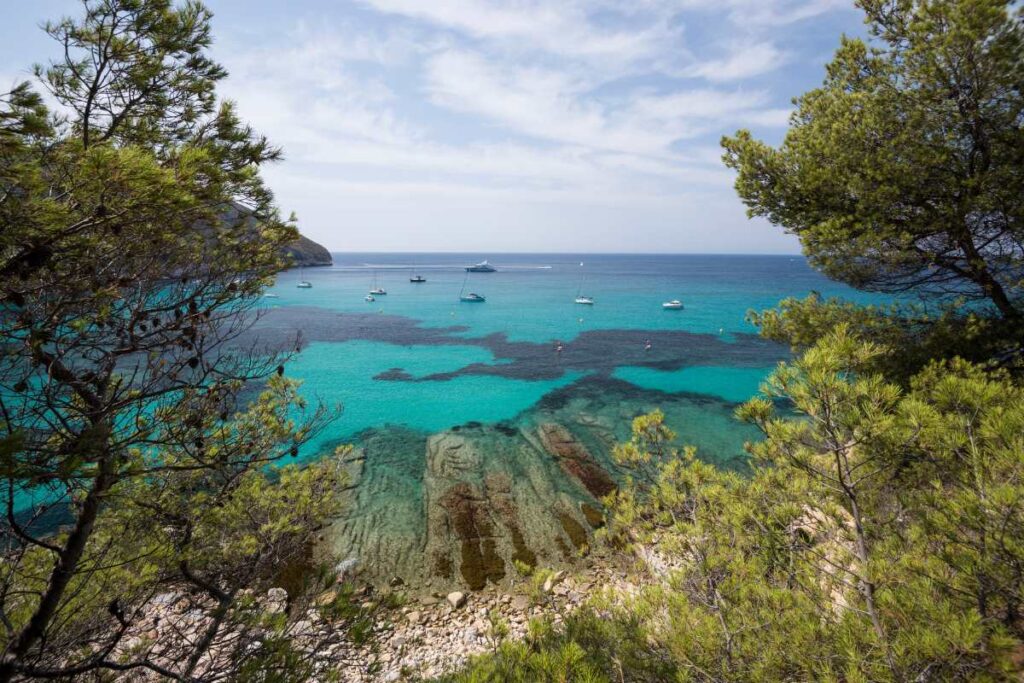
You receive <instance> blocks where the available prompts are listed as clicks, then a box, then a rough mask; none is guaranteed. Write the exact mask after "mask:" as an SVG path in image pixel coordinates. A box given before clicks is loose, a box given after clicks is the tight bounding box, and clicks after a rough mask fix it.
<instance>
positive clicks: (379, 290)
mask: <svg viewBox="0 0 1024 683" xmlns="http://www.w3.org/2000/svg"><path fill="white" fill-rule="evenodd" d="M387 293H388V292H387V290H386V289H384V288H383V287H381V286H380V285H379V284H377V271H373V287H372V288H371V289H370V295H371V296H383V295H385V294H387Z"/></svg>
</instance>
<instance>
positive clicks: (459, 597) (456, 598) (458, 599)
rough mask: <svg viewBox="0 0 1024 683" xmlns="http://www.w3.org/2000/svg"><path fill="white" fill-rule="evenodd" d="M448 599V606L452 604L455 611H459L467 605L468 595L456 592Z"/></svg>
mask: <svg viewBox="0 0 1024 683" xmlns="http://www.w3.org/2000/svg"><path fill="white" fill-rule="evenodd" d="M447 599H448V604H450V605H451V606H452V608H453V609H459V608H460V607H462V606H463V605H465V604H466V594H465V593H463V592H462V591H455V592H453V593H449V594H448V598H447Z"/></svg>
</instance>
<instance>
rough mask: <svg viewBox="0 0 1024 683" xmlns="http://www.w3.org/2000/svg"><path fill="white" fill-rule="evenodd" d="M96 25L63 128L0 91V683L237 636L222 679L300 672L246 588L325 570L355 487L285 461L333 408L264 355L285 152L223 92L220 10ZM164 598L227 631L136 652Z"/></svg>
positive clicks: (122, 0) (91, 17)
mask: <svg viewBox="0 0 1024 683" xmlns="http://www.w3.org/2000/svg"><path fill="white" fill-rule="evenodd" d="M82 9H83V12H82V16H81V17H80V18H76V19H72V18H68V19H62V20H60V21H57V22H50V23H47V24H46V25H45V30H46V32H47V33H48V34H49V35H50V36H51V37H53V38H54V39H55V40H56V41H57V44H58V46H59V51H58V54H59V55H61V56H60V57H59V58H58V59H57V60H56V61H55V62H53V63H51V64H49V65H46V66H37V67H36V69H35V74H36V76H37V79H36V80H37V83H38V85H39V86H41V87H42V88H43V89H45V90H46V91H47V92H48V94H49V96H50V97H51V98H52V100H53V101H55V102H56V103H57V104H58V105H59V107H60V111H61V112H63V113H62V114H61V115H57V114H53V113H51V112H49V111H48V110H47V108H46V106H45V105H44V101H43V99H42V98H41V97H40V95H39V94H38V92H36V91H34V90H33V89H32V86H30V85H28V84H22V85H18V86H17V87H16V88H14V89H13V90H12V91H11V92H10V93H6V94H2V95H0V347H2V348H3V349H4V352H3V354H2V355H0V415H2V421H0V475H2V476H3V477H4V482H3V484H4V486H3V491H4V501H3V502H4V506H5V508H6V511H7V516H8V523H7V524H6V525H5V526H4V528H3V530H2V534H3V537H2V539H0V541H2V543H3V546H4V548H5V555H4V557H3V560H2V562H0V612H2V614H3V616H4V618H3V620H2V624H0V647H2V650H3V652H2V658H0V680H10V679H12V678H15V677H26V676H28V677H31V676H45V677H48V678H60V677H62V676H63V677H64V678H68V677H74V676H76V675H79V676H82V675H94V676H100V677H102V676H103V675H105V674H104V673H103V672H104V670H110V669H113V668H116V669H118V670H129V671H130V670H133V669H149V670H150V671H151V672H152V673H154V674H159V675H163V676H167V677H173V676H178V677H181V678H186V679H187V678H191V677H193V675H194V674H195V672H196V671H197V667H199V666H200V660H201V659H202V658H203V656H204V655H205V654H206V653H207V651H208V650H209V649H210V648H211V647H212V645H213V643H214V641H215V640H216V638H217V636H218V634H219V633H221V632H223V631H224V630H227V629H234V630H239V629H241V631H242V632H243V634H244V633H245V632H247V630H251V629H265V628H269V629H270V631H269V632H268V634H267V639H266V640H262V641H261V642H262V643H263V644H262V645H261V647H262V648H263V650H262V654H259V653H255V652H249V653H246V652H244V651H241V650H240V651H226V652H225V651H220V652H219V655H220V656H218V658H217V661H219V662H221V663H223V664H224V666H225V669H224V670H223V671H220V672H217V675H219V676H224V677H229V676H232V675H236V674H238V671H237V665H239V663H240V662H241V659H239V658H240V657H245V656H248V655H253V657H251V658H250V660H249V663H247V664H246V667H247V668H246V669H245V674H244V675H243V677H250V678H253V679H258V678H259V676H257V675H256V670H255V669H254V668H253V666H255V665H254V664H253V663H252V662H253V661H255V660H256V659H258V660H261V661H264V662H265V663H266V666H267V667H270V668H268V669H266V673H267V676H266V678H265V679H266V680H283V679H280V678H275V676H276V675H277V674H273V675H271V674H272V670H276V669H280V668H293V665H296V660H295V657H296V656H298V654H297V653H296V652H295V651H292V650H290V649H289V648H290V646H288V644H287V643H286V642H285V640H286V635H285V630H286V629H287V619H286V618H284V617H283V616H281V615H275V616H274V618H273V619H269V620H268V619H264V615H261V613H260V610H258V609H256V608H255V607H254V606H253V605H252V604H251V600H248V599H246V598H244V596H243V591H244V590H245V589H247V588H249V587H253V588H256V589H261V590H265V589H266V588H268V587H269V585H270V582H271V581H272V580H273V579H275V578H277V577H278V576H280V575H282V573H287V572H283V570H284V569H285V568H290V569H293V570H295V571H292V574H295V575H297V574H301V573H302V570H303V568H307V567H311V566H312V564H313V561H312V558H311V548H312V545H313V542H314V540H315V537H316V535H317V532H318V530H319V529H320V528H321V527H322V525H323V523H324V521H325V520H326V518H328V517H330V516H331V515H332V514H333V513H334V512H335V511H336V502H335V496H334V491H335V488H334V487H335V486H336V485H337V484H338V481H339V476H340V472H339V471H337V470H336V469H335V467H334V466H333V465H317V466H314V467H309V468H298V467H295V466H288V467H280V466H279V462H280V461H281V460H282V459H290V458H292V457H294V456H296V455H297V454H298V453H299V450H300V448H301V447H302V446H303V445H304V444H305V443H307V442H308V441H309V440H310V439H311V438H312V437H313V436H315V435H316V433H317V431H318V430H319V429H320V428H322V426H323V425H324V424H325V422H326V420H328V419H329V418H330V416H331V411H329V410H327V409H325V408H323V407H322V406H316V407H312V408H311V407H308V406H306V404H305V402H304V401H303V400H302V398H301V397H300V396H299V394H298V388H297V385H296V384H295V383H294V382H292V381H290V380H288V379H287V378H285V377H284V376H283V367H282V365H281V364H282V363H283V362H284V361H285V360H286V359H287V356H288V353H289V352H290V351H291V349H288V350H281V351H280V352H279V353H275V352H272V351H268V350H264V349H256V348H253V347H251V345H250V344H247V343H246V342H245V339H244V335H245V333H246V331H247V330H248V328H249V327H250V325H251V323H252V321H253V319H254V312H255V309H256V307H257V305H258V303H259V299H260V296H261V292H262V290H263V289H264V287H265V286H266V285H267V284H268V283H270V282H271V281H272V280H273V278H274V276H275V274H276V273H277V272H278V271H279V270H280V269H281V268H282V267H284V266H285V265H286V263H285V262H284V261H283V260H282V258H281V256H280V253H281V249H282V247H283V246H284V245H287V244H289V243H290V242H292V241H293V240H294V239H295V237H296V231H295V228H294V226H293V225H292V224H291V222H289V221H285V220H282V219H281V217H280V215H279V213H278V210H277V208H276V207H275V205H274V203H273V196H272V194H271V192H270V191H269V189H268V188H267V187H266V186H265V185H264V183H263V181H262V178H261V176H260V169H261V167H262V166H264V165H265V164H266V163H268V162H272V161H274V160H276V159H278V158H279V156H280V154H279V152H278V150H277V149H276V148H274V147H273V146H271V145H270V144H269V143H268V142H267V141H266V139H264V138H263V137H261V136H259V135H257V134H256V133H255V132H254V131H253V130H252V129H251V128H250V127H249V126H247V125H246V124H244V123H243V122H242V121H240V120H239V118H238V117H237V115H236V113H235V110H234V106H233V105H232V104H231V103H230V102H225V101H219V100H218V98H217V97H216V86H217V83H218V82H219V81H220V80H221V79H223V78H224V77H225V75H226V73H225V71H224V69H223V68H222V67H220V66H219V65H218V64H216V63H215V62H213V61H212V60H211V59H210V57H209V55H208V52H207V48H208V47H209V45H210V43H211V40H212V39H211V34H210V23H209V20H210V13H209V12H208V11H207V10H206V9H205V8H204V7H203V5H202V4H201V3H199V2H184V3H175V2H172V1H171V0H83V2H82ZM260 387H263V388H262V389H260ZM58 525H59V526H58ZM292 578H294V577H292ZM302 587H303V581H302V580H296V581H295V586H294V587H292V586H290V588H292V592H293V595H291V596H290V598H291V599H292V600H293V602H296V601H297V602H301V601H302V599H303V596H302V595H301V592H302V590H301V589H302ZM311 588H312V586H311ZM167 591H171V592H175V594H180V595H181V597H182V599H183V600H186V601H188V602H189V603H190V606H191V608H192V609H195V610H197V611H198V612H199V613H202V614H203V615H204V616H206V617H208V618H209V621H207V622H203V623H205V624H208V627H204V628H206V630H204V631H201V632H199V633H196V634H195V637H194V638H191V639H185V638H181V639H176V640H177V642H175V643H172V644H171V646H172V650H169V651H167V652H166V653H165V654H164V655H163V656H162V658H160V659H159V661H157V660H156V659H154V658H153V657H150V656H149V654H147V652H146V651H145V648H138V647H135V648H129V649H126V648H127V646H126V645H125V642H126V640H125V639H126V634H128V633H130V632H131V630H132V629H133V628H136V627H137V625H138V624H139V623H140V620H141V619H142V617H143V612H144V610H143V606H144V605H145V604H146V603H147V601H149V600H150V599H152V598H153V597H154V596H155V595H157V594H159V593H162V592H167ZM174 647H177V648H178V649H177V650H173V648H174ZM257 654H258V655H259V656H257ZM264 655H265V656H264ZM202 666H209V665H208V664H203V665H202ZM296 666H297V665H296ZM108 672H109V671H108ZM206 674H207V675H211V672H209V671H207V672H206ZM300 678H301V677H300Z"/></svg>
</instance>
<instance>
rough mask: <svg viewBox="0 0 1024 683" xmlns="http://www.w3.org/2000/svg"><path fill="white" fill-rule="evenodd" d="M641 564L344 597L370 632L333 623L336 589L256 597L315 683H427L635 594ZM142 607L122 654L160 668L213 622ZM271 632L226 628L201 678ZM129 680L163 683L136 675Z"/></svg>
mask: <svg viewBox="0 0 1024 683" xmlns="http://www.w3.org/2000/svg"><path fill="white" fill-rule="evenodd" d="M639 558H640V559H641V560H643V559H644V558H643V556H642V555H641V556H639ZM637 559H638V558H637V557H629V558H627V557H625V556H617V555H611V554H605V553H603V552H601V553H595V554H594V555H593V556H592V557H591V558H590V559H589V561H588V562H587V563H586V564H585V566H580V567H578V568H577V570H575V571H573V572H571V573H569V572H566V571H557V572H551V571H544V570H540V571H541V573H539V574H537V575H535V576H532V577H517V578H516V579H513V580H510V581H508V582H507V583H506V585H505V586H503V587H497V586H495V585H489V586H488V587H487V588H486V589H484V590H481V591H461V590H456V591H451V592H449V593H447V594H442V593H435V594H432V595H423V596H420V597H417V598H405V596H404V593H402V591H401V588H402V587H401V586H395V588H394V590H392V591H387V592H381V591H378V590H375V589H373V588H371V587H370V586H369V585H367V586H364V588H362V589H361V590H360V591H359V593H358V594H357V595H353V596H346V601H348V600H351V605H352V607H353V608H357V609H359V610H361V613H362V614H364V615H366V616H367V617H368V619H367V621H366V622H365V623H368V624H369V626H368V628H367V629H365V630H364V629H362V628H354V627H353V624H354V623H355V622H354V621H353V620H352V619H351V617H350V616H349V617H348V618H335V617H334V616H333V614H332V610H331V609H330V606H331V605H332V604H333V603H334V602H335V601H337V599H338V589H337V588H334V589H331V590H328V591H326V592H324V593H322V594H321V595H319V596H316V598H315V599H314V600H313V601H312V602H308V603H302V604H299V603H296V602H293V601H292V600H291V599H290V597H289V595H288V594H287V592H286V591H285V590H284V589H283V588H280V587H274V588H271V589H269V590H268V591H267V592H266V593H264V594H259V595H250V597H251V598H252V600H253V601H254V606H255V608H256V609H257V610H258V611H259V612H260V613H262V614H263V615H264V620H263V621H262V622H261V623H263V624H272V623H274V622H273V620H274V618H275V617H280V618H281V619H285V620H286V623H287V626H286V627H285V628H284V631H283V632H284V633H285V634H287V637H288V638H290V639H291V640H292V642H293V644H294V645H295V646H296V648H297V649H298V651H299V653H300V654H301V655H302V656H303V657H304V658H305V660H304V664H305V665H306V666H309V667H310V668H311V670H312V671H313V672H314V679H313V680H340V681H343V682H345V683H369V682H371V681H373V682H376V681H414V680H426V679H430V678H433V677H436V676H441V675H444V674H447V673H451V672H454V671H457V670H458V669H460V668H461V667H462V666H463V665H465V664H466V662H467V660H468V659H469V658H470V657H472V656H474V655H478V654H482V653H486V652H489V651H492V650H493V649H494V648H495V647H496V646H497V645H498V644H499V643H500V642H501V641H502V640H504V639H512V640H517V639H522V638H523V637H525V635H526V632H527V628H528V624H529V622H530V620H532V619H538V618H548V619H550V620H551V622H552V623H554V624H556V625H557V624H559V623H561V622H562V620H563V619H564V617H565V616H566V615H567V614H569V613H571V612H572V611H573V610H575V609H578V608H579V607H580V606H581V605H583V604H584V603H585V602H586V601H588V600H589V599H590V598H592V597H595V596H597V595H599V594H602V593H604V594H606V595H618V596H623V595H629V594H632V593H635V592H636V591H637V590H638V588H639V587H640V586H641V585H643V584H644V583H645V582H647V581H648V580H649V577H652V576H656V575H657V573H656V572H655V571H653V567H652V568H651V571H644V566H645V563H644V562H639V563H638V562H637V561H636V560H637ZM645 577H646V578H645ZM396 583H397V582H396ZM606 591H610V592H608V593H605V592H606ZM145 609H146V612H147V618H146V619H145V620H143V622H142V626H141V628H140V629H139V630H138V631H137V632H135V633H133V634H132V635H131V637H129V638H128V639H127V640H126V641H125V643H124V645H125V648H126V649H132V650H136V651H137V650H138V649H140V648H147V649H149V651H150V653H151V657H152V658H153V659H154V660H155V661H157V662H164V663H166V664H168V665H169V666H172V665H173V663H174V658H175V653H176V650H177V648H178V647H180V646H181V645H182V644H184V643H191V642H195V641H196V640H198V639H199V638H200V637H201V635H202V634H203V632H204V631H205V629H206V628H207V626H208V625H209V623H210V618H209V616H208V615H209V611H208V610H206V609H203V608H202V605H199V604H197V603H196V602H195V601H194V600H193V599H192V598H191V597H190V596H187V595H184V594H177V593H174V592H168V593H165V594H162V595H158V596H156V597H155V598H153V599H152V600H151V601H150V602H149V603H148V604H147V605H146V608H145ZM278 623H279V624H280V622H278ZM272 630H273V629H272V628H270V627H267V628H261V627H259V626H256V627H253V626H252V625H249V626H247V627H245V628H241V627H234V628H228V629H225V630H224V631H223V632H222V633H221V635H220V636H218V638H217V640H216V642H215V644H214V646H213V647H212V648H211V650H210V653H209V654H208V655H207V656H205V657H204V658H203V659H202V660H201V662H200V664H199V666H198V668H197V669H196V672H195V673H196V675H198V676H200V677H201V676H202V675H203V673H204V671H209V670H214V669H216V668H217V665H218V660H219V659H223V658H225V657H226V654H227V653H228V652H229V651H230V650H232V649H234V650H235V651H236V653H237V648H239V647H254V646H253V643H256V644H258V643H260V642H262V641H263V640H264V639H266V638H268V637H270V636H269V634H270V633H271V631H272ZM277 632H278V633H281V631H280V630H279V631H277ZM236 656H237V654H236ZM130 680H159V677H158V676H153V675H150V674H145V675H142V676H141V677H140V676H138V675H133V676H132V677H131V678H130Z"/></svg>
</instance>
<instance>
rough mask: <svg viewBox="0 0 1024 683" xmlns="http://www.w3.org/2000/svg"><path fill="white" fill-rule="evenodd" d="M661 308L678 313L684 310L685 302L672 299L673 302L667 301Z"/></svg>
mask: <svg viewBox="0 0 1024 683" xmlns="http://www.w3.org/2000/svg"><path fill="white" fill-rule="evenodd" d="M661 307H662V308H664V309H667V310H670V311H678V310H681V309H682V308H683V302H682V301H680V300H679V299H672V301H666V302H665V303H663V304H662V305H661Z"/></svg>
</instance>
